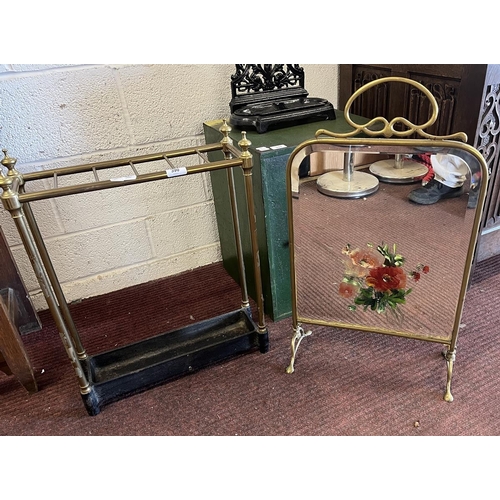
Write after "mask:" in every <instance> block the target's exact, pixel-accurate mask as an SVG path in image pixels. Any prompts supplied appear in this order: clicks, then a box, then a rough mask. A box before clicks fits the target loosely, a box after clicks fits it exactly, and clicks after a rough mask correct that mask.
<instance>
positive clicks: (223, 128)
mask: <svg viewBox="0 0 500 500" xmlns="http://www.w3.org/2000/svg"><path fill="white" fill-rule="evenodd" d="M222 121H223V123H222V126H221V128H220V129H219V131H220V132H222V133H223V134H224V136H225V137H227V136H228V135H229V132H231V130H232V128H231V127H230V126H229V125H228V123H227V118H224V119H223V120H222Z"/></svg>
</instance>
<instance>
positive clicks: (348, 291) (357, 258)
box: [339, 244, 430, 314]
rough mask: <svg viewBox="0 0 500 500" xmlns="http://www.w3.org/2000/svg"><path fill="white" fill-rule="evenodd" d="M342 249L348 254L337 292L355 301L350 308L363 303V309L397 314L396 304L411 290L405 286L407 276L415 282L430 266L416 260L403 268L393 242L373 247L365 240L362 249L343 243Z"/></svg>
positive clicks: (398, 304) (402, 262)
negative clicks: (390, 247)
mask: <svg viewBox="0 0 500 500" xmlns="http://www.w3.org/2000/svg"><path fill="white" fill-rule="evenodd" d="M342 253H343V254H344V255H346V256H347V257H348V258H347V259H346V260H345V271H344V276H343V278H342V282H341V283H340V285H339V294H340V295H341V296H342V297H344V298H349V299H353V302H354V303H353V304H351V305H350V306H349V309H350V310H351V311H355V310H356V308H357V306H363V307H364V310H365V311H366V310H367V309H371V310H372V311H376V312H377V313H379V314H381V313H384V312H386V311H387V310H390V311H392V312H394V313H396V314H397V313H398V312H399V309H398V308H399V306H401V305H403V304H405V303H406V296H407V295H408V294H409V293H410V292H411V291H412V288H408V282H409V280H412V281H413V282H415V283H416V282H418V281H419V280H420V278H421V276H422V274H427V273H428V272H429V270H430V269H429V266H428V265H423V264H419V265H418V266H417V267H416V269H414V270H412V271H410V272H409V273H407V272H405V271H404V269H403V264H404V262H405V258H404V257H403V256H402V255H401V254H398V253H397V252H396V245H393V248H392V251H390V250H389V247H388V245H384V244H382V245H378V246H377V247H376V248H374V246H373V245H371V244H368V245H367V248H366V249H363V250H361V249H359V248H352V247H351V245H346V246H345V247H344V248H343V250H342Z"/></svg>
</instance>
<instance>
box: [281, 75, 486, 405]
mask: <svg viewBox="0 0 500 500" xmlns="http://www.w3.org/2000/svg"><path fill="white" fill-rule="evenodd" d="M386 82H404V83H407V84H409V85H412V86H414V87H416V88H417V89H418V90H419V91H421V92H422V93H423V94H424V96H425V97H427V98H428V99H429V101H430V103H431V105H432V115H431V116H430V118H429V120H428V122H427V123H425V124H423V125H421V126H418V125H414V124H413V123H411V122H410V121H408V120H407V119H405V118H402V117H398V118H394V119H393V120H391V122H389V121H388V120H386V119H385V118H383V117H378V118H374V119H372V120H370V121H369V122H368V123H366V124H364V125H359V124H356V123H354V122H353V121H352V120H351V117H350V115H349V110H350V107H351V105H352V103H353V101H354V100H355V99H356V98H357V97H359V96H360V95H361V94H362V93H363V92H365V91H366V90H368V89H369V88H371V87H373V86H375V85H379V84H384V83H386ZM438 111H439V110H438V106H437V103H436V100H435V98H434V97H433V95H432V94H431V93H430V92H429V91H428V89H427V88H426V87H424V86H423V85H422V84H420V83H418V82H415V81H413V80H409V79H406V78H398V77H388V78H380V79H378V80H375V81H372V82H370V83H368V84H367V85H365V86H363V87H361V88H360V89H358V90H357V91H356V92H355V93H354V94H353V95H352V96H351V98H350V99H349V100H348V102H347V104H346V108H345V111H344V114H345V120H346V121H347V122H348V123H349V124H350V125H351V126H352V127H353V130H352V131H350V132H347V133H343V134H340V133H331V132H329V131H327V130H324V129H321V130H318V131H317V132H316V135H315V138H314V139H311V140H308V141H306V142H303V143H302V144H300V145H299V146H297V148H296V149H295V150H294V151H293V152H292V154H291V155H290V157H289V160H288V165H287V196H288V221H289V237H290V260H291V283H292V324H293V325H292V326H293V336H292V340H291V360H290V364H289V365H288V367H287V368H286V372H287V373H293V372H294V369H295V366H294V365H295V362H296V358H297V350H298V348H299V345H300V343H301V342H302V340H303V339H304V338H305V337H307V336H310V335H311V333H312V332H311V330H306V329H305V327H304V326H303V325H304V324H310V325H320V326H330V327H336V328H345V329H351V330H359V331H364V332H373V333H381V334H386V335H393V336H398V337H404V338H409V339H414V340H423V341H427V342H434V343H438V344H441V345H444V346H445V351H444V353H443V355H444V358H445V360H446V366H447V376H446V389H445V393H444V399H445V400H446V401H453V396H452V392H451V381H452V374H453V365H454V362H455V357H456V347H457V336H458V331H459V328H460V319H461V315H462V310H463V303H464V299H465V293H466V289H467V286H468V282H469V277H470V272H471V267H472V262H473V257H474V251H475V247H476V242H477V237H478V232H479V225H480V221H481V215H482V208H483V204H484V200H485V196H486V189H487V180H488V170H487V166H486V162H485V160H484V158H483V157H482V156H481V154H480V153H479V151H477V150H476V149H475V148H473V147H471V146H469V145H468V144H466V141H467V137H466V135H465V134H464V133H461V132H460V133H456V134H452V135H448V136H441V137H439V136H433V135H430V134H428V133H427V132H425V131H424V129H425V128H427V127H429V126H431V125H432V124H433V123H434V122H435V121H436V119H437V116H438ZM397 124H399V125H403V128H404V130H403V131H397V130H396V129H395V126H396V125H397ZM361 133H362V134H364V138H356V137H355V136H357V135H359V134H361ZM412 134H417V135H418V136H419V138H417V139H407V137H409V136H411V135H412ZM352 150H355V151H360V152H365V153H387V154H390V155H394V156H395V157H397V156H398V155H402V154H408V152H410V153H411V154H420V153H421V152H428V153H429V154H436V152H440V151H441V152H444V153H445V154H451V153H450V152H453V153H454V154H455V155H459V156H461V157H462V158H467V161H468V162H469V173H470V187H471V188H472V187H474V186H475V185H479V188H478V189H477V192H478V199H477V205H476V207H475V212H467V209H466V205H467V203H465V204H463V206H464V212H463V213H464V214H465V215H464V220H465V219H467V221H468V222H467V226H466V225H465V224H464V226H457V227H458V228H462V227H463V228H467V229H462V230H463V231H464V234H463V236H464V238H465V240H459V241H463V242H464V243H465V244H464V245H463V247H464V248H463V251H462V249H459V250H460V258H461V259H462V260H461V261H460V262H461V263H460V264H457V266H458V268H456V269H455V271H456V275H457V276H458V277H459V278H460V279H459V280H458V281H457V285H456V287H455V288H454V290H455V291H456V292H457V296H456V297H453V298H454V299H456V302H454V304H455V306H453V307H452V308H450V313H449V318H450V319H449V320H448V322H447V323H446V324H445V327H450V330H451V332H450V333H447V332H445V333H444V334H441V335H440V334H438V333H440V332H438V330H439V329H440V325H436V324H432V325H430V326H426V328H428V331H427V330H426V331H425V333H422V331H421V330H419V329H417V328H415V329H412V328H414V323H412V322H411V321H410V322H408V323H405V324H404V325H405V326H404V327H403V326H401V325H402V323H398V322H397V321H395V322H394V323H390V322H389V323H388V322H387V321H386V319H387V317H386V316H385V317H384V319H383V320H380V321H379V320H378V318H377V312H378V313H381V312H383V313H384V312H386V311H385V310H383V309H384V308H383V307H382V306H380V304H381V302H380V300H382V299H381V298H380V297H382V296H383V294H382V292H380V293H379V295H377V294H376V293H375V292H373V293H374V297H376V298H372V296H371V295H369V294H371V293H372V290H375V289H376V288H374V287H376V286H377V284H376V279H375V277H374V276H377V275H376V274H375V272H374V273H373V274H370V275H369V276H370V279H371V280H372V281H370V282H369V284H368V285H366V284H365V289H364V292H363V293H364V294H365V295H358V296H355V297H356V299H357V302H356V301H355V302H354V305H352V306H349V311H347V309H348V308H347V307H346V306H344V305H343V303H342V302H341V300H342V299H341V298H338V297H339V294H338V293H337V292H336V294H335V296H336V297H337V299H335V300H339V302H338V303H335V306H333V305H331V302H329V301H328V300H329V299H330V296H328V297H329V298H328V300H327V301H325V304H326V305H324V304H323V303H322V302H321V307H323V306H324V307H325V308H327V309H328V310H326V311H325V310H321V312H320V313H318V312H317V309H318V308H317V307H316V309H309V310H308V312H307V313H306V314H304V313H303V312H302V308H304V309H306V308H307V305H306V304H307V300H309V299H307V300H304V299H303V298H301V300H302V301H303V302H301V303H299V301H298V287H299V285H300V284H301V282H300V280H299V277H298V272H297V269H298V263H297V258H298V257H297V250H298V248H296V238H297V236H298V234H295V233H296V231H297V227H299V226H298V222H296V221H295V220H294V212H295V210H297V213H299V207H300V209H302V210H303V209H304V205H300V204H299V198H300V201H301V203H308V202H309V201H310V199H311V196H312V194H313V192H312V191H307V192H308V193H309V194H308V195H307V196H306V198H305V201H302V200H303V198H301V197H300V196H299V191H300V190H301V189H305V186H306V184H305V183H306V182H307V179H299V174H298V170H299V166H300V162H301V161H302V159H303V158H304V156H306V155H308V154H311V153H313V152H317V151H337V154H344V155H345V156H348V155H349V154H350V153H351V151H352ZM323 175H327V174H323ZM339 175H341V173H340V174H339ZM319 177H321V175H320V176H319ZM395 183H396V184H397V182H395ZM397 188H398V187H395V188H394V189H397ZM399 189H401V188H399ZM318 190H319V191H320V192H321V190H320V189H319V188H318ZM376 196H378V194H374V195H373V197H376ZM371 198H372V197H370V199H371ZM324 199H325V200H326V198H324ZM388 199H389V200H390V198H388ZM394 199H395V198H394ZM308 200H309V201H308ZM330 200H331V198H330ZM389 202H390V201H389ZM389 202H387V203H389ZM324 203H326V202H324ZM330 203H334V204H333V205H328V210H326V211H327V212H335V211H336V207H338V206H340V205H342V204H343V207H345V206H346V204H345V201H344V202H343V201H341V202H340V203H338V204H335V201H334V200H331V201H330ZM350 203H354V204H359V203H360V204H361V205H357V207H356V208H355V209H354V210H355V211H358V210H359V211H362V210H363V208H362V206H363V203H366V202H363V201H356V200H354V201H353V202H350ZM408 203H410V202H408ZM322 206H325V205H322ZM461 206H462V205H461ZM390 208H391V207H390V206H387V208H386V211H387V213H388V214H390ZM409 208H411V207H409ZM420 208H425V209H426V208H427V207H420ZM307 213H308V214H309V212H307ZM346 213H347V214H348V215H350V214H349V212H348V211H347V212H343V214H344V215H345V214H346ZM412 213H413V212H412ZM428 213H429V212H427V214H428ZM420 214H422V212H420ZM439 214H440V212H438V217H439ZM452 215H455V214H452ZM422 216H423V215H422ZM367 217H368V216H367ZM387 217H388V219H387V220H388V224H387V225H389V222H392V220H391V215H388V216H387ZM402 223H403V224H408V221H407V220H406V219H404V217H402ZM296 224H297V226H296ZM299 228H300V227H299ZM460 230H461V229H458V231H460ZM455 231H457V230H455ZM469 231H470V232H469ZM302 234H304V235H305V234H306V233H302ZM328 234H329V235H330V236H331V235H332V234H334V235H335V233H333V232H329V233H328ZM307 235H309V233H307ZM307 235H305V236H302V239H301V240H300V241H301V243H302V244H304V243H307V241H305V240H307ZM438 236H439V235H438ZM460 236H462V235H460ZM347 237H349V236H347ZM366 237H373V235H372V234H370V235H369V236H368V235H366ZM417 237H418V234H417ZM421 237H423V236H421ZM425 238H429V235H428V234H426V235H425ZM315 239H316V240H317V241H324V243H325V245H326V244H328V245H334V244H335V243H332V241H331V240H328V239H323V240H321V238H319V237H317V235H315ZM309 240H310V239H309ZM369 246H371V245H369ZM380 248H381V250H382V252H385V254H386V255H388V257H385V260H383V261H382V262H383V264H381V263H379V264H374V265H370V263H369V262H368V261H367V260H364V261H359V262H358V263H357V264H358V265H359V266H361V267H363V266H364V267H365V268H367V267H370V268H373V269H375V268H376V266H377V265H378V266H384V267H379V268H378V269H385V270H387V269H389V271H390V268H389V266H393V269H397V267H398V266H401V264H402V262H403V260H402V257H401V256H400V255H399V256H398V255H397V254H396V252H395V251H394V254H395V255H392V254H389V253H390V250H388V249H387V248H386V249H384V248H383V247H382V246H381V247H380ZM308 250H310V249H309V248H308ZM301 251H303V252H305V251H304V250H301ZM343 253H347V254H349V247H347V250H345V252H343ZM311 255H312V252H310V251H309V253H307V258H304V261H301V263H302V265H304V262H305V261H307V262H306V265H310V261H311V260H312V259H311V258H310V256H311ZM446 258H448V256H447V255H444V256H443V259H446ZM391 259H395V260H391ZM398 259H399V260H398ZM338 260H339V261H340V260H341V259H340V258H339V259H338ZM349 263H350V262H349ZM335 265H337V264H335ZM333 266H334V264H332V268H333ZM425 267H427V266H425ZM308 269H309V268H308ZM418 269H422V268H418ZM321 271H323V270H321ZM389 271H387V272H386V274H385V275H384V280H386V281H387V282H388V281H390V280H391V274H390V273H389ZM362 272H364V273H367V271H366V270H365V271H362ZM395 272H396V271H394V273H395ZM398 272H399V271H398ZM425 272H428V270H425ZM320 274H321V273H320V272H318V274H317V276H318V277H319V278H322V276H321V275H320ZM323 274H324V272H323ZM360 275H363V274H360ZM366 275H367V274H364V276H366ZM309 276H310V274H306V273H305V272H304V274H303V276H302V279H305V280H306V281H307V280H308V279H310V278H309ZM405 276H406V275H405ZM412 276H413V277H414V278H415V282H416V281H417V275H416V274H415V273H414V274H413V275H412ZM418 279H420V275H418ZM335 280H342V276H340V277H338V276H332V278H331V281H332V282H333V281H335ZM405 280H406V278H405ZM358 282H359V280H358V277H357V276H356V275H354V274H351V275H349V274H348V275H347V277H346V278H345V280H344V281H343V282H342V283H344V285H345V288H346V289H347V288H348V286H350V285H352V283H358ZM367 283H368V281H367ZM405 283H406V282H405ZM314 286H319V285H317V283H314ZM337 286H338V284H337ZM416 286H417V285H415V287H416ZM386 289H387V290H388V289H389V287H386ZM401 289H403V286H402V285H401ZM307 290H310V287H309V288H307ZM353 290H356V288H355V287H354V285H353ZM358 290H359V288H358ZM351 291H352V290H351ZM351 291H349V293H351ZM397 291H398V293H399V294H397V295H396V298H397V300H395V301H394V302H392V303H390V304H389V306H390V307H389V306H388V308H389V309H391V308H392V309H394V310H396V311H399V310H400V309H399V308H400V307H401V305H403V307H407V305H406V300H405V298H404V297H405V295H404V294H403V295H401V294H402V293H403V291H404V289H403V290H397ZM410 291H411V290H410ZM391 293H392V290H391ZM408 293H409V292H408ZM450 293H451V292H450ZM304 295H307V294H306V293H305V292H304ZM423 295H425V294H423ZM333 296H334V294H333V293H332V297H333ZM346 296H347V295H345V296H344V297H343V298H345V297H346ZM349 297H351V296H350V295H349ZM386 297H387V295H386ZM410 297H412V298H409V299H408V301H410V300H414V297H413V294H412V296H410ZM318 300H319V301H320V300H321V299H318ZM370 301H371V302H370ZM356 304H358V305H356ZM359 304H364V305H365V308H364V310H363V311H362V310H361V309H363V305H359ZM433 305H434V306H435V307H437V306H436V305H435V304H433ZM384 307H385V306H384ZM370 308H371V311H370ZM311 311H313V312H311ZM389 312H390V311H389ZM342 314H343V316H342ZM349 314H351V315H349ZM358 314H365V316H363V319H360V317H361V316H356V315H358ZM370 314H372V316H370ZM332 317H333V318H334V319H331V318H332ZM380 317H381V316H380ZM346 318H347V319H346ZM419 320H420V318H419ZM370 321H373V322H372V323H371V324H370ZM441 326H442V325H441Z"/></svg>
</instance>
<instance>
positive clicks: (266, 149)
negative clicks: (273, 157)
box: [256, 146, 269, 151]
mask: <svg viewBox="0 0 500 500" xmlns="http://www.w3.org/2000/svg"><path fill="white" fill-rule="evenodd" d="M256 149H257V151H269V148H266V146H261V147H260V148H256Z"/></svg>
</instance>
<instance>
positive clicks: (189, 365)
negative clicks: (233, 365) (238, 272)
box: [82, 309, 269, 415]
mask: <svg viewBox="0 0 500 500" xmlns="http://www.w3.org/2000/svg"><path fill="white" fill-rule="evenodd" d="M257 348H258V349H259V350H260V352H262V353H265V352H267V351H268V350H269V339H268V333H267V330H266V331H265V332H263V333H261V332H259V331H258V329H257V326H256V325H255V323H254V321H253V320H252V317H251V314H250V311H249V310H247V309H239V310H237V311H233V312H230V313H226V314H223V315H221V316H218V317H215V318H210V319H208V320H205V321H201V322H198V323H195V324H193V325H189V326H187V327H184V328H181V329H179V330H174V331H172V332H168V333H163V334H160V335H157V336H155V337H152V338H149V339H146V340H143V341H140V342H136V343H134V344H130V345H128V346H124V347H120V348H118V349H114V350H111V351H108V352H105V353H101V354H98V355H96V356H90V357H89V358H87V360H85V361H83V362H82V363H83V367H84V370H85V372H86V376H87V377H88V379H89V381H90V391H89V392H88V393H87V394H82V399H83V401H84V404H85V407H86V409H87V412H88V413H89V415H97V414H98V413H100V411H101V409H102V408H103V407H104V406H105V405H107V404H109V403H112V402H114V401H118V400H120V399H123V398H125V397H128V396H131V395H133V394H137V393H139V392H142V391H145V390H147V389H150V388H152V387H155V386H158V385H160V384H163V383H165V382H167V381H169V380H173V379H175V378H178V377H181V376H183V375H187V374H190V373H193V372H195V371H197V370H199V369H201V368H205V367H207V366H210V365H213V364H215V363H218V362H221V361H223V360H226V359H229V358H231V357H234V356H238V355H240V354H243V353H245V352H247V351H251V350H255V349H257Z"/></svg>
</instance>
